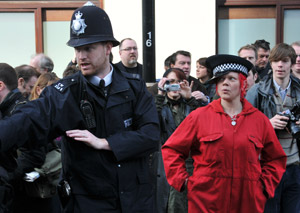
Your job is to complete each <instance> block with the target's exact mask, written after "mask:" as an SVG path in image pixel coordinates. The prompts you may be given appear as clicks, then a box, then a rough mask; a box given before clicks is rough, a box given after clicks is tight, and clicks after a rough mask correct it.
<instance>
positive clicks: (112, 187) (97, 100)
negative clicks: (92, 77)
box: [0, 69, 159, 212]
mask: <svg viewBox="0 0 300 213" xmlns="http://www.w3.org/2000/svg"><path fill="white" fill-rule="evenodd" d="M112 78H113V80H112V84H111V86H110V92H109V95H108V97H107V101H105V98H104V97H103V96H101V93H100V92H99V91H98V90H97V89H96V88H95V86H92V85H91V84H90V83H89V82H88V81H87V79H86V78H85V77H84V76H83V75H82V74H81V72H79V73H76V74H74V75H72V76H69V77H67V78H65V79H62V80H60V81H59V82H57V83H56V84H54V85H51V86H49V87H47V88H46V89H45V90H44V91H43V93H42V94H41V96H40V98H39V99H37V100H35V101H31V102H29V103H28V104H26V106H24V107H22V109H21V110H19V111H16V113H15V115H14V116H12V117H11V119H10V120H8V121H6V122H5V121H2V122H0V129H1V131H0V149H1V150H7V149H8V148H10V147H11V144H13V143H18V145H20V144H21V143H20V141H21V139H22V142H25V141H26V139H27V137H29V135H30V136H31V138H32V139H34V140H33V142H35V143H33V144H32V145H33V146H34V145H35V144H36V142H37V141H47V140H46V139H48V140H53V139H54V138H56V137H58V136H60V135H64V134H65V131H67V130H71V129H87V126H86V123H85V119H84V116H83V114H82V112H81V109H80V103H81V101H82V100H87V101H89V102H90V103H91V104H92V106H93V111H94V114H95V118H96V123H97V126H96V128H92V129H90V131H91V132H92V133H93V134H94V135H95V136H97V137H99V138H106V140H107V141H108V143H109V145H110V147H111V149H112V151H105V150H95V149H93V148H91V147H89V146H87V145H85V144H84V143H83V142H79V141H75V140H72V139H71V138H67V140H66V141H64V143H63V146H62V163H63V171H64V177H65V178H66V179H67V180H68V181H69V182H70V185H71V188H72V192H73V194H75V195H79V194H80V195H83V196H93V197H94V198H98V199H102V200H107V199H111V200H114V202H116V205H117V206H120V208H121V210H122V212H151V211H152V210H151V209H152V199H151V196H152V189H151V184H150V181H149V169H148V164H147V162H148V159H147V158H148V156H149V154H150V153H152V152H154V151H155V150H156V149H157V143H158V140H159V122H158V116H157V112H156V108H155V104H154V101H153V98H152V96H151V95H150V94H149V93H148V92H147V90H146V87H145V83H144V82H143V81H142V80H140V79H137V78H133V77H132V75H130V74H126V73H121V72H120V71H119V70H117V69H114V72H113V76H112ZM19 123H23V125H22V127H20V125H16V124H19ZM12 126H13V127H14V128H12ZM28 133H30V134H28ZM12 135H15V136H16V137H12ZM20 135H22V137H21V136H20ZM8 141H11V143H8ZM118 203H119V204H118ZM87 212H88V210H87Z"/></svg>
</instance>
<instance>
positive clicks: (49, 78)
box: [30, 72, 60, 100]
mask: <svg viewBox="0 0 300 213" xmlns="http://www.w3.org/2000/svg"><path fill="white" fill-rule="evenodd" d="M59 79H60V78H58V77H57V75H56V74H55V73H54V72H47V73H44V74H42V75H40V77H39V78H38V79H37V81H36V82H35V84H34V87H33V89H32V91H31V98H30V100H35V99H37V98H38V97H39V94H38V92H37V88H39V89H44V88H45V87H47V86H49V85H51V84H53V83H55V82H57V81H58V80H59Z"/></svg>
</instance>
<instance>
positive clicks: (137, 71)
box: [115, 61, 143, 78]
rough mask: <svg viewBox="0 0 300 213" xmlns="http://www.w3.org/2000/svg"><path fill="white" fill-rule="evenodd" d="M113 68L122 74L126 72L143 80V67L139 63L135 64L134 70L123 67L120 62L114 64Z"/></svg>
mask: <svg viewBox="0 0 300 213" xmlns="http://www.w3.org/2000/svg"><path fill="white" fill-rule="evenodd" d="M115 66H116V67H117V68H119V70H121V71H123V72H128V73H131V74H138V75H137V77H139V78H143V65H141V64H140V63H137V66H136V67H134V68H129V67H125V66H124V64H123V63H122V61H120V62H118V63H116V64H115Z"/></svg>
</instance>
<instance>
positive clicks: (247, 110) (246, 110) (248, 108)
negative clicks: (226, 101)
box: [209, 98, 258, 115]
mask: <svg viewBox="0 0 300 213" xmlns="http://www.w3.org/2000/svg"><path fill="white" fill-rule="evenodd" d="M209 105H210V106H211V107H212V108H213V110H214V111H215V112H217V113H222V114H226V113H225V112H224V109H223V107H222V105H221V98H219V99H218V100H215V101H213V102H211V103H210V104H209ZM257 110H258V109H256V108H254V107H253V106H252V105H251V104H250V103H249V102H248V101H247V100H246V99H244V100H243V110H242V112H241V113H240V114H239V115H247V114H251V113H253V112H255V111H257Z"/></svg>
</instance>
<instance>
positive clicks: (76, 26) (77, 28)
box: [71, 11, 87, 36]
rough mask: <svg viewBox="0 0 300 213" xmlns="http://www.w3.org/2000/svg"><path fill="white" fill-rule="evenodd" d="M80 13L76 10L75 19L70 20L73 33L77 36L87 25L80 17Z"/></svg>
mask: <svg viewBox="0 0 300 213" xmlns="http://www.w3.org/2000/svg"><path fill="white" fill-rule="evenodd" d="M82 15H83V14H82V13H81V12H80V11H78V12H77V13H75V18H76V19H75V20H73V21H72V27H71V28H72V30H73V33H75V34H76V35H77V36H78V35H80V34H82V33H84V30H85V28H86V27H87V25H86V24H85V22H84V19H82V18H81V17H82Z"/></svg>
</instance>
